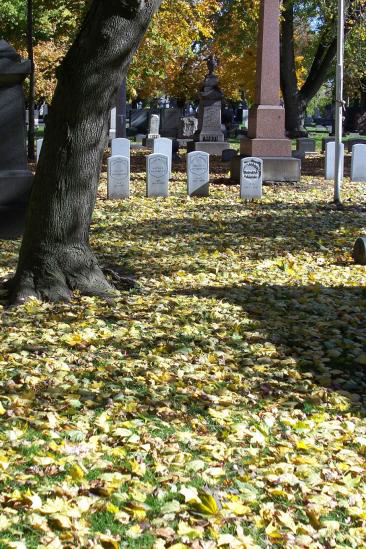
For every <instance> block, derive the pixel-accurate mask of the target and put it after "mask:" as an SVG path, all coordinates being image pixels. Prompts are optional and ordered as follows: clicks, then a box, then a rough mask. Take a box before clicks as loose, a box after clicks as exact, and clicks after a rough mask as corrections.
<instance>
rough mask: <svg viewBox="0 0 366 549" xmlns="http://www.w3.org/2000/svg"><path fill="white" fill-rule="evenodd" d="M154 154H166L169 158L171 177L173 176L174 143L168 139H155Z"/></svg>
mask: <svg viewBox="0 0 366 549" xmlns="http://www.w3.org/2000/svg"><path fill="white" fill-rule="evenodd" d="M153 153H154V154H165V155H166V156H167V157H168V162H169V177H170V176H171V174H172V153H173V141H172V140H171V139H168V138H167V137H159V138H158V139H154V142H153Z"/></svg>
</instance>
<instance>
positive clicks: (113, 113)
mask: <svg viewBox="0 0 366 549" xmlns="http://www.w3.org/2000/svg"><path fill="white" fill-rule="evenodd" d="M116 124H117V109H116V107H114V108H113V109H112V110H111V117H110V126H109V139H114V138H115V137H116Z"/></svg>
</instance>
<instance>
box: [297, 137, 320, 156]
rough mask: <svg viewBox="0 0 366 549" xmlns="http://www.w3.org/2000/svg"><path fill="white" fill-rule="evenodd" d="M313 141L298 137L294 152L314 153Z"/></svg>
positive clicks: (314, 145) (314, 144)
mask: <svg viewBox="0 0 366 549" xmlns="http://www.w3.org/2000/svg"><path fill="white" fill-rule="evenodd" d="M315 147H316V143H315V139H311V138H309V137H299V138H298V139H297V140H296V150H297V151H298V152H301V153H307V152H311V153H313V152H315V151H316V148H315Z"/></svg>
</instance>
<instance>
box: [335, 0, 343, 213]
mask: <svg viewBox="0 0 366 549" xmlns="http://www.w3.org/2000/svg"><path fill="white" fill-rule="evenodd" d="M343 63H344V0H338V28H337V73H336V106H335V118H336V128H335V169H334V202H336V203H337V204H340V203H341V185H342V180H343V170H342V167H343V158H342V157H343V151H342V130H343V127H342V126H343Z"/></svg>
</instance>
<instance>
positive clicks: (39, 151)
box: [36, 139, 43, 162]
mask: <svg viewBox="0 0 366 549" xmlns="http://www.w3.org/2000/svg"><path fill="white" fill-rule="evenodd" d="M42 144H43V139H37V142H36V157H37V162H38V160H39V155H40V154H41V149H42Z"/></svg>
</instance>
